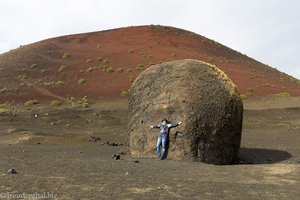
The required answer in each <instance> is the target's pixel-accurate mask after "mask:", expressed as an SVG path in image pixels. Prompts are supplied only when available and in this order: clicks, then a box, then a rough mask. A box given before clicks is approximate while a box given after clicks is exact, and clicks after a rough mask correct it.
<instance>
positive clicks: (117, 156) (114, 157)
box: [112, 154, 121, 160]
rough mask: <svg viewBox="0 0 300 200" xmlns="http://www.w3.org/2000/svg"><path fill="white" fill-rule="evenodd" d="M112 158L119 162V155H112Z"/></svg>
mask: <svg viewBox="0 0 300 200" xmlns="http://www.w3.org/2000/svg"><path fill="white" fill-rule="evenodd" d="M112 158H113V159H115V160H120V158H121V156H120V155H119V154H114V155H113V156H112Z"/></svg>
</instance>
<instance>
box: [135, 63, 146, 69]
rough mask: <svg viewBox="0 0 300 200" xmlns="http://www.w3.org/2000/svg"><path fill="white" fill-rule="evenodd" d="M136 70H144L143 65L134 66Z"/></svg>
mask: <svg viewBox="0 0 300 200" xmlns="http://www.w3.org/2000/svg"><path fill="white" fill-rule="evenodd" d="M136 69H137V70H143V69H144V65H142V64H138V65H137V66H136Z"/></svg>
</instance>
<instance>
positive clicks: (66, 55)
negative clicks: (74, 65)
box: [62, 53, 71, 59]
mask: <svg viewBox="0 0 300 200" xmlns="http://www.w3.org/2000/svg"><path fill="white" fill-rule="evenodd" d="M70 56H71V55H70V54H69V53H64V54H63V56H62V58H63V59H68V58H70Z"/></svg>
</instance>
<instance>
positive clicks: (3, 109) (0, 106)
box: [0, 104, 8, 114]
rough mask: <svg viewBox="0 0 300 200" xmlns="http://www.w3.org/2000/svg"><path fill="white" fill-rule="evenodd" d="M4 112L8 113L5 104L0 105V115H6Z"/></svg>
mask: <svg viewBox="0 0 300 200" xmlns="http://www.w3.org/2000/svg"><path fill="white" fill-rule="evenodd" d="M6 112H8V109H7V107H6V106H5V104H0V114H1V113H6Z"/></svg>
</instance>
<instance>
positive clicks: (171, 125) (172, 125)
mask: <svg viewBox="0 0 300 200" xmlns="http://www.w3.org/2000/svg"><path fill="white" fill-rule="evenodd" d="M180 124H182V122H178V123H177V124H170V126H169V127H170V128H174V127H176V126H179V125H180Z"/></svg>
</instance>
